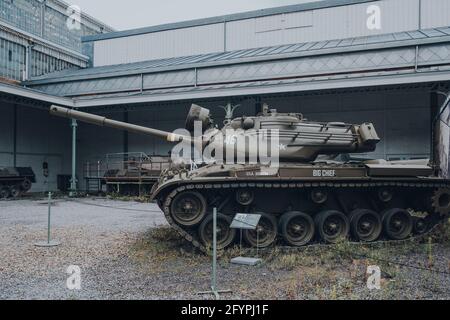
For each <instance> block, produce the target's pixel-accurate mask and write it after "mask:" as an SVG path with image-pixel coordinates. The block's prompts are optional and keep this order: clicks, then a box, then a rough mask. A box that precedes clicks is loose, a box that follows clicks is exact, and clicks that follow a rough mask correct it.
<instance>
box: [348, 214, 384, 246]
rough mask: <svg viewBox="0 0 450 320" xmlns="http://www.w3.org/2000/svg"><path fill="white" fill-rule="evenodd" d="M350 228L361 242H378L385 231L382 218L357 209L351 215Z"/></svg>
mask: <svg viewBox="0 0 450 320" xmlns="http://www.w3.org/2000/svg"><path fill="white" fill-rule="evenodd" d="M350 217H351V218H350V228H351V232H352V235H353V237H355V239H357V240H359V241H364V242H372V241H375V240H377V239H378V238H379V237H380V235H381V232H382V230H383V226H382V223H381V218H380V216H379V215H378V214H377V213H376V212H374V211H372V210H367V209H357V210H355V211H353V212H352V213H351V214H350Z"/></svg>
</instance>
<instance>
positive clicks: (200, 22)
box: [82, 0, 375, 42]
mask: <svg viewBox="0 0 450 320" xmlns="http://www.w3.org/2000/svg"><path fill="white" fill-rule="evenodd" d="M373 1H375V0H324V1H316V2H308V3H301V4H295V5H290V6H282V7H274V8H268V9H261V10H254V11H248V12H242V13H236V14H229V15H224V16H218V17H211V18H204V19H196V20H190V21H183V22H177V23H168V24H163V25H159V26H152V27H145V28H138V29H132V30H125V31H118V32H111V33H106V34H99V35H92V36H86V37H83V38H82V41H84V42H90V41H97V40H106V39H114V38H122V37H129V36H135V35H140V34H146V33H152V32H160V31H167V30H174V29H182V28H189V27H197V26H204V25H208V24H215V23H224V22H231V21H237V20H244V19H252V18H258V17H266V16H271V15H276V14H282V13H292V12H300V11H308V10H317V9H324V8H332V7H340V6H347V5H352V4H359V3H365V2H373Z"/></svg>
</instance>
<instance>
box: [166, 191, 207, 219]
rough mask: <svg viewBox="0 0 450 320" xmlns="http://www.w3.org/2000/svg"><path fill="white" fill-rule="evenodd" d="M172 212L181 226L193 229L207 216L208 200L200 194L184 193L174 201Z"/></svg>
mask: <svg viewBox="0 0 450 320" xmlns="http://www.w3.org/2000/svg"><path fill="white" fill-rule="evenodd" d="M170 212H171V214H172V218H173V219H174V220H175V221H176V222H177V223H178V224H180V225H182V226H185V227H193V226H196V225H198V224H199V223H200V222H201V221H202V220H203V218H204V217H205V215H206V199H205V197H203V196H202V195H201V194H200V193H198V192H191V191H188V192H183V193H180V194H178V195H177V196H176V197H175V199H173V202H172V205H171V208H170Z"/></svg>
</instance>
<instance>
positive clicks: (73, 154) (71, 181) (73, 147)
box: [70, 119, 78, 197]
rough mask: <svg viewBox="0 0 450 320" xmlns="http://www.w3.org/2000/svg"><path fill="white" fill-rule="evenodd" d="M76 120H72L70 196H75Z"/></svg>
mask: <svg viewBox="0 0 450 320" xmlns="http://www.w3.org/2000/svg"><path fill="white" fill-rule="evenodd" d="M77 127H78V124H77V120H73V119H72V178H71V179H70V196H71V197H74V196H76V194H77Z"/></svg>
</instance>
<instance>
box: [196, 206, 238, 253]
mask: <svg viewBox="0 0 450 320" xmlns="http://www.w3.org/2000/svg"><path fill="white" fill-rule="evenodd" d="M231 222H232V219H231V218H230V217H227V216H225V215H223V214H220V213H219V214H217V248H218V249H219V250H222V249H225V248H227V247H228V246H230V245H231V244H232V243H233V242H234V239H235V238H236V229H231V228H230V225H231ZM213 230H214V225H213V216H212V215H209V216H207V217H206V219H205V220H203V222H202V224H201V225H200V227H199V237H200V240H201V242H202V243H203V244H204V245H205V246H206V247H212V244H213Z"/></svg>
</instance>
